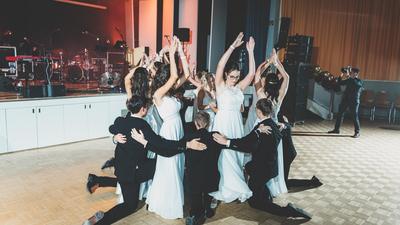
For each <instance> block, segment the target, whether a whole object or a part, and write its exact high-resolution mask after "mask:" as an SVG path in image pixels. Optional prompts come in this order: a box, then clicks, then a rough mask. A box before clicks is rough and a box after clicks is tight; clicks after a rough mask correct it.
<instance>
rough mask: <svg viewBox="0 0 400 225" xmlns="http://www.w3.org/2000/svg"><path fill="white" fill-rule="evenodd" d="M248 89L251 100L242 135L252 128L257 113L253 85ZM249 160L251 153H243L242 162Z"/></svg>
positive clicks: (255, 94)
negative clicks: (250, 93)
mask: <svg viewBox="0 0 400 225" xmlns="http://www.w3.org/2000/svg"><path fill="white" fill-rule="evenodd" d="M250 90H251V92H252V96H253V100H252V102H251V105H250V108H249V113H248V114H247V119H246V123H245V124H244V135H248V134H249V133H250V131H252V130H253V128H254V125H255V122H256V121H257V115H256V103H257V100H258V97H257V92H256V90H255V88H254V86H251V87H250ZM250 161H251V153H245V154H244V164H245V165H246V163H248V162H250Z"/></svg>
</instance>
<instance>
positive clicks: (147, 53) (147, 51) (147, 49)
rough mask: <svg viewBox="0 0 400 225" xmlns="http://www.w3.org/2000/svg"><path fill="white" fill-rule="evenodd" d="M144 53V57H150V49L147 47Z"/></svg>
mask: <svg viewBox="0 0 400 225" xmlns="http://www.w3.org/2000/svg"><path fill="white" fill-rule="evenodd" d="M144 53H146V55H150V48H149V47H148V46H146V47H144Z"/></svg>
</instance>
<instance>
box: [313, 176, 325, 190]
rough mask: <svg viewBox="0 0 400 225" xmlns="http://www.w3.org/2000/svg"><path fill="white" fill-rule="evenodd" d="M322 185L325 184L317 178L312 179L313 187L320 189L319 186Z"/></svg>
mask: <svg viewBox="0 0 400 225" xmlns="http://www.w3.org/2000/svg"><path fill="white" fill-rule="evenodd" d="M322 185H323V183H322V182H321V181H320V180H319V179H318V178H317V177H316V176H313V177H312V178H311V186H312V187H319V186H322Z"/></svg>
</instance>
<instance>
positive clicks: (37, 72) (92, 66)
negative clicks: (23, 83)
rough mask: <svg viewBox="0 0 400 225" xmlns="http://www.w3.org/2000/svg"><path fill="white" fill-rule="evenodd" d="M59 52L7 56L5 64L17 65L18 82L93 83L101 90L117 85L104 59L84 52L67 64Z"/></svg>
mask: <svg viewBox="0 0 400 225" xmlns="http://www.w3.org/2000/svg"><path fill="white" fill-rule="evenodd" d="M64 55H65V52H64V51H63V49H55V50H52V51H51V53H49V54H46V56H33V55H14V56H7V57H5V60H6V61H8V62H16V63H17V64H18V75H17V78H18V79H27V80H47V81H49V82H50V81H59V82H65V81H68V82H72V83H89V82H97V83H98V84H99V87H101V88H114V87H118V86H120V84H121V80H122V76H121V74H120V73H118V72H116V71H113V65H111V64H107V60H106V58H90V54H89V51H88V50H87V49H86V48H85V49H83V50H82V51H80V52H78V53H77V54H75V55H74V56H73V57H71V58H70V59H69V60H66V59H65V58H64Z"/></svg>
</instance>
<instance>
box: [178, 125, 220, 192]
mask: <svg viewBox="0 0 400 225" xmlns="http://www.w3.org/2000/svg"><path fill="white" fill-rule="evenodd" d="M213 133H215V132H209V131H207V130H206V129H204V128H203V129H199V130H196V131H194V132H192V133H190V134H189V135H187V136H185V139H186V140H192V139H195V138H200V142H202V143H204V144H205V145H206V146H207V148H206V149H205V150H204V151H186V153H185V164H186V169H187V173H186V174H187V178H188V184H189V187H190V190H191V191H193V192H196V193H198V192H204V193H209V192H213V191H217V190H218V184H219V178H220V174H219V172H218V158H219V155H220V153H221V149H222V146H221V145H219V144H218V143H216V142H215V141H214V139H213V137H212V135H213Z"/></svg>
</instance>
